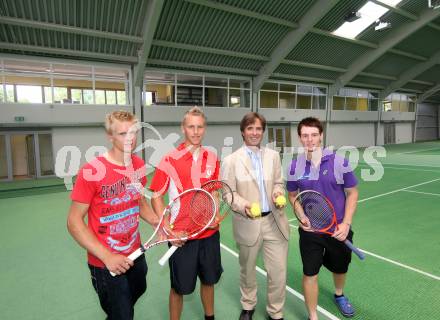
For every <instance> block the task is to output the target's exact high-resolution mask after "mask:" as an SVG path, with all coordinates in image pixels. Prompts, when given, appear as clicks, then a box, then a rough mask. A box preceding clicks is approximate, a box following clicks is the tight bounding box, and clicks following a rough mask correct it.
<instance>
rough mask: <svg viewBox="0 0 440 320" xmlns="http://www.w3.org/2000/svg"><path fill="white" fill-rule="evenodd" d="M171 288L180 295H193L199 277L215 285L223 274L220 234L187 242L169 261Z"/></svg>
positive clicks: (204, 281) (208, 283)
mask: <svg viewBox="0 0 440 320" xmlns="http://www.w3.org/2000/svg"><path fill="white" fill-rule="evenodd" d="M169 266H170V280H171V288H173V289H174V290H175V291H176V292H177V293H178V294H181V295H185V294H191V293H192V292H193V291H194V289H195V288H196V283H197V277H199V278H200V281H201V282H202V283H203V284H206V285H214V284H216V283H217V282H218V281H219V280H220V276H221V274H222V272H223V267H222V262H221V256H220V233H219V232H218V231H217V232H216V233H214V234H213V235H212V236H210V237H208V238H203V239H196V240H190V241H187V242H186V243H185V244H184V245H183V246H182V247H180V248H179V249H177V250H176V252H174V254H173V255H172V256H171V258H170V260H169Z"/></svg>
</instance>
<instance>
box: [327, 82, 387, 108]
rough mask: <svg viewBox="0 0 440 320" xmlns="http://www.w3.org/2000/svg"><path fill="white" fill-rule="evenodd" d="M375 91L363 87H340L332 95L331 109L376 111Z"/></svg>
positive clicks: (376, 97)
mask: <svg viewBox="0 0 440 320" xmlns="http://www.w3.org/2000/svg"><path fill="white" fill-rule="evenodd" d="M378 98H379V94H378V93H377V92H372V91H368V90H365V89H354V88H342V89H340V90H339V92H338V94H337V95H335V96H333V110H347V111H377V105H378V103H379V99H378Z"/></svg>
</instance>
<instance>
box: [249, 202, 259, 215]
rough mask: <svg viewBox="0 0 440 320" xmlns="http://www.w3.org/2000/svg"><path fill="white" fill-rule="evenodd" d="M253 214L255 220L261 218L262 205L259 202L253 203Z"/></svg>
mask: <svg viewBox="0 0 440 320" xmlns="http://www.w3.org/2000/svg"><path fill="white" fill-rule="evenodd" d="M251 214H252V216H253V217H254V218H256V217H259V216H261V209H260V204H259V203H258V202H254V203H252V206H251Z"/></svg>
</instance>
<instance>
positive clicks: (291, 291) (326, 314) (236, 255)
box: [220, 243, 340, 320]
mask: <svg viewBox="0 0 440 320" xmlns="http://www.w3.org/2000/svg"><path fill="white" fill-rule="evenodd" d="M220 246H221V247H222V249H224V250H226V251H227V252H229V253H230V254H232V255H233V256H234V257H236V258H238V253H237V252H235V251H234V250H232V249H231V248H229V247H228V246H226V245H224V244H223V243H220ZM255 269H256V270H257V271H258V272H259V273H261V274H262V275H263V276H265V277H267V272H266V271H264V270H263V269H261V268H260V267H258V266H257V267H256V268H255ZM286 290H287V291H288V292H289V293H291V294H292V295H294V296H295V297H297V298H298V299H300V300H302V301H304V296H303V295H302V294H301V293H299V292H298V291H295V290H294V289H292V288H291V287H289V286H287V285H286ZM318 311H319V312H321V313H322V314H323V315H324V316H326V317H328V318H329V319H331V320H340V318H338V317H336V316H335V315H334V314H332V313H330V312H329V311H327V310H325V309H324V308H323V307H321V306H318Z"/></svg>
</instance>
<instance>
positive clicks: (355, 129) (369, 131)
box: [327, 123, 375, 147]
mask: <svg viewBox="0 0 440 320" xmlns="http://www.w3.org/2000/svg"><path fill="white" fill-rule="evenodd" d="M374 135H375V131H374V123H331V124H330V126H329V129H328V132H327V145H332V146H335V147H341V146H355V147H369V146H373V145H374Z"/></svg>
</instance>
